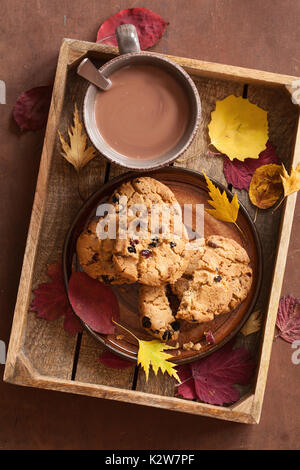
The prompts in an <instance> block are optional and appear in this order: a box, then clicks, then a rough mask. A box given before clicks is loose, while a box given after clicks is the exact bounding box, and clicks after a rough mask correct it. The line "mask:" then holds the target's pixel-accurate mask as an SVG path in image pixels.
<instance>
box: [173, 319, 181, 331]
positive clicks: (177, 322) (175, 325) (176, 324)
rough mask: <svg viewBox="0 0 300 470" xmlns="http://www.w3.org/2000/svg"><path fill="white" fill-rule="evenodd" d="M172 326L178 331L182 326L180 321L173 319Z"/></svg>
mask: <svg viewBox="0 0 300 470" xmlns="http://www.w3.org/2000/svg"><path fill="white" fill-rule="evenodd" d="M171 327H172V328H173V330H174V331H178V330H179V328H180V323H179V321H173V322H172V323H171Z"/></svg>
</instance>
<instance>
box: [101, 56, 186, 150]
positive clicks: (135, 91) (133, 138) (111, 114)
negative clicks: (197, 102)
mask: <svg viewBox="0 0 300 470" xmlns="http://www.w3.org/2000/svg"><path fill="white" fill-rule="evenodd" d="M109 78H110V80H111V81H112V86H111V88H110V89H109V90H107V91H99V92H98V93H97V97H96V101H95V117H96V123H97V127H98V129H99V132H100V133H101V135H102V137H103V138H104V140H105V141H106V142H107V144H108V145H109V146H110V147H112V148H113V149H114V150H116V151H117V152H119V153H121V154H123V155H125V156H127V157H130V158H136V159H147V158H154V157H159V156H161V155H164V154H165V153H166V152H168V151H169V150H171V149H172V148H173V147H174V146H175V145H176V144H177V143H178V142H179V141H180V139H181V138H182V136H183V134H184V132H185V130H186V127H187V124H188V120H189V102H188V97H187V95H186V93H185V91H184V89H183V87H182V86H181V84H180V83H179V82H178V81H177V80H176V79H175V78H174V77H173V76H172V75H171V74H170V73H168V72H167V71H166V70H164V69H163V68H158V67H155V66H152V65H129V66H127V67H123V68H121V69H120V70H117V71H116V72H114V73H113V74H112V75H110V77H109Z"/></svg>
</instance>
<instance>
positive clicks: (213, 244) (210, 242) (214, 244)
mask: <svg viewBox="0 0 300 470" xmlns="http://www.w3.org/2000/svg"><path fill="white" fill-rule="evenodd" d="M207 244H208V246H210V247H211V248H218V245H217V244H216V243H214V242H212V241H211V240H208V242H207Z"/></svg>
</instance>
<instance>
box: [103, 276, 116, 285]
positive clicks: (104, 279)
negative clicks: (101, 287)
mask: <svg viewBox="0 0 300 470" xmlns="http://www.w3.org/2000/svg"><path fill="white" fill-rule="evenodd" d="M102 279H103V282H105V284H109V283H110V279H109V277H108V276H107V275H106V274H103V276H102ZM111 280H112V281H113V280H114V278H112V279H111Z"/></svg>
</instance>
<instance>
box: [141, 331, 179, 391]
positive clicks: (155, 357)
mask: <svg viewBox="0 0 300 470" xmlns="http://www.w3.org/2000/svg"><path fill="white" fill-rule="evenodd" d="M138 342H139V352H138V360H137V363H138V364H141V366H142V367H143V369H144V371H145V374H146V380H147V381H148V377H149V367H150V365H151V366H152V369H153V371H154V374H155V375H157V372H158V370H159V369H161V371H162V373H163V374H164V373H165V372H167V373H168V374H169V375H170V376H172V377H175V379H176V380H177V381H178V382H179V383H180V379H179V377H178V375H177V372H176V370H175V368H174V367H175V364H173V363H172V362H170V361H168V359H170V358H171V357H172V355H171V354H168V353H165V352H163V351H164V350H166V349H174V348H173V347H172V346H168V345H167V344H165V343H162V342H161V341H159V340H157V339H154V340H152V341H142V340H140V339H139V340H138Z"/></svg>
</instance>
